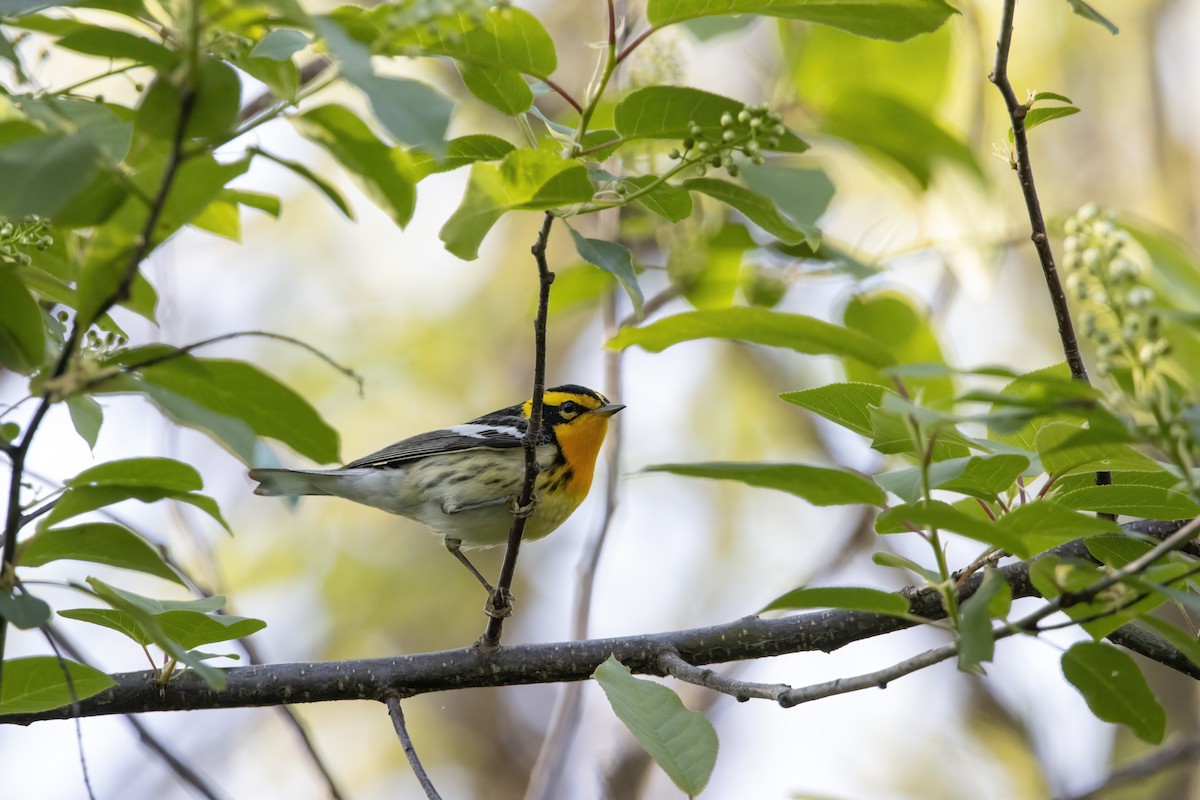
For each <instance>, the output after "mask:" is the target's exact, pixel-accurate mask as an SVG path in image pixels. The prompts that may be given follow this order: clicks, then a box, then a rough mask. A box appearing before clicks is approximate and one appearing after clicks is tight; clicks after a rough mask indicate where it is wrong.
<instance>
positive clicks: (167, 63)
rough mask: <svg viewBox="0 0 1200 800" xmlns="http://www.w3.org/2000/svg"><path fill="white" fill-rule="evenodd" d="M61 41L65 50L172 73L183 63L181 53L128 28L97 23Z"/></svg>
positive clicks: (59, 44)
mask: <svg viewBox="0 0 1200 800" xmlns="http://www.w3.org/2000/svg"><path fill="white" fill-rule="evenodd" d="M57 44H58V46H59V47H61V48H63V49H64V50H73V51H74V52H76V53H83V54H84V55H89V56H99V57H101V58H109V59H113V60H116V61H136V62H138V63H139V64H146V65H147V66H150V67H154V68H155V69H156V70H158V71H159V72H170V71H171V70H173V69H174V68H175V67H176V66H177V65H178V64H179V54H178V53H177V52H175V51H174V50H170V49H168V48H166V47H164V46H163V45H161V44H159V43H158V42H155V41H153V40H151V39H146V38H143V37H141V36H137V35H136V34H132V33H129V32H128V31H122V30H116V29H113V28H101V27H99V26H95V25H82V26H80V27H79V28H78V29H77V30H75V31H74V32H72V33H69V34H67V35H66V36H64V37H62V38H61V39H59V40H58V43H57Z"/></svg>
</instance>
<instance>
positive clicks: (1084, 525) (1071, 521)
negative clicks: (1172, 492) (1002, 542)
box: [996, 500, 1121, 558]
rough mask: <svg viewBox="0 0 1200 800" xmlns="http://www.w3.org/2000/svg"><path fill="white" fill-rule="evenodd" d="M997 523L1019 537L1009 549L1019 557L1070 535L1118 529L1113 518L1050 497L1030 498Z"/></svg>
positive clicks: (1097, 533) (1090, 534) (1047, 547)
mask: <svg viewBox="0 0 1200 800" xmlns="http://www.w3.org/2000/svg"><path fill="white" fill-rule="evenodd" d="M996 527H997V528H999V529H1000V530H1003V531H1006V532H1008V533H1010V534H1011V535H1013V536H1015V537H1016V538H1017V539H1019V540H1020V546H1019V547H1017V548H1016V549H1015V550H1009V551H1008V552H1010V553H1012V554H1013V555H1015V556H1018V557H1019V558H1031V557H1033V556H1035V555H1037V554H1038V553H1044V552H1045V551H1047V550H1049V549H1050V548H1052V547H1057V546H1058V545H1060V544H1065V543H1066V542H1069V541H1071V540H1073V539H1080V538H1083V537H1086V536H1097V535H1100V534H1104V533H1114V532H1118V531H1120V530H1121V528H1120V526H1119V525H1117V523H1115V522H1113V521H1112V520H1108V519H1102V518H1100V517H1093V516H1088V515H1086V514H1081V513H1079V512H1077V511H1072V510H1071V509H1070V508H1067V507H1064V506H1062V505H1060V504H1058V503H1056V502H1054V501H1051V500H1031V501H1030V502H1028V503H1024V504H1022V505H1019V506H1017V507H1016V508H1014V509H1013V510H1012V511H1010V512H1008V513H1007V514H1005V515H1003V516H1002V517H1000V518H999V519H998V520H996Z"/></svg>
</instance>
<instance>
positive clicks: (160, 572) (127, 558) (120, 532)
mask: <svg viewBox="0 0 1200 800" xmlns="http://www.w3.org/2000/svg"><path fill="white" fill-rule="evenodd" d="M18 552H19V556H18V561H19V563H20V564H21V566H23V567H40V566H42V565H43V564H49V563H50V562H51V561H58V560H60V559H72V560H75V561H91V562H93V563H96V564H108V565H109V566H112V567H121V568H123V569H132V570H137V571H138V572H146V573H149V574H150V575H157V576H158V577H160V578H164V579H166V580H169V581H174V582H175V583H178V584H181V585H182V584H183V580H182V579H181V578H180V577H179V574H178V573H177V572H175V570H174V569H172V568H171V567H170V566H169V565H168V564H167V563H166V562H165V561H163V558H162V556H161V555H160V554H159V553H158V551H157V550H155V549H154V548H153V547H151V546H150V545H149V544H148V543H147V542H146V541H145V540H144V539H142V537H140V536H138V535H137V534H135V533H134V532H133V531H131V530H129V529H128V528H124V527H122V526H121V525H115V524H113V523H111V522H91V523H87V524H84V525H76V526H73V527H70V528H47V529H44V530H41V531H39V532H38V533H37V534H35V535H34V536H32V537H31V538H29V539H28V540H27V541H25V542H23V543H22V544H21V545H20V550H19V551H18Z"/></svg>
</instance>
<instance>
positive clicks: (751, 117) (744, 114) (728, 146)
mask: <svg viewBox="0 0 1200 800" xmlns="http://www.w3.org/2000/svg"><path fill="white" fill-rule="evenodd" d="M786 133H787V128H785V127H784V125H783V117H782V116H780V115H779V114H778V113H776V112H774V111H771V110H770V108H769V107H768V106H767V105H766V104H765V103H764V104H763V105H761V106H753V107H752V106H744V107H743V108H742V109H741V110H740V111H738V112H737V114H734V113H732V112H730V111H726V112H725V113H724V114H722V115H721V131H720V133H717V132H716V131H713V130H711V129H709V130H705V129H704V128H703V127H701V126H700V125H698V124H696V122H695V121H694V120H693V121H691V122H689V123H688V138H686V139H684V140H683V149H682V151H681V150H680V149H679V148H675V147H673V148H671V151H670V153H668V155H670V157H671V158H673V159H689V160H691V161H694V162H695V163H696V165H697V170H698V171H699V173H700V174H701V175H703V174H704V173H705V172H706V171H707V170H708V167H714V168H717V169H724V170H725V171H726V172H728V173H729V175H730V177H734V178H736V177H737V174H738V165H737V164H736V163H735V162H734V160H733V155H734V153H741V154H742V155H744V156H745V157H746V158H748V159H750V161H751V163H754V164H762V163H763V162H764V161H765V160H766V159H765V158H764V157H763V154H762V151H763V148H767V149H771V148H775V147H778V146H779V142H780V140H781V139H782V138H783V136H784V134H786Z"/></svg>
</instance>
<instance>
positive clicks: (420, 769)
mask: <svg viewBox="0 0 1200 800" xmlns="http://www.w3.org/2000/svg"><path fill="white" fill-rule="evenodd" d="M387 708H388V715H389V716H391V718H392V727H394V728H395V729H396V735H397V736H399V737H400V744H401V746H402V747H403V748H404V755H405V757H407V758H408V764H409V766H410V767H412V771H413V774H414V775H416V776H417V781H418V782H419V783H420V784H421V788H422V789H424V790H425V796H426V797H427V798H429V800H442V796H441V795H440V794H438V791H437V789H435V788H434V786H433V781H432V780H430V779H429V773H428V772H426V771H425V766H424V765H423V764H422V763H421V759H419V758H417V749H416V748H415V747H413V743H412V739H411V738H410V737H409V735H408V726H407V725H405V724H404V710H403V709H402V708H400V695H398V694H396V693H395V692H392V693H391V694H389V695H388V697H387Z"/></svg>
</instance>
